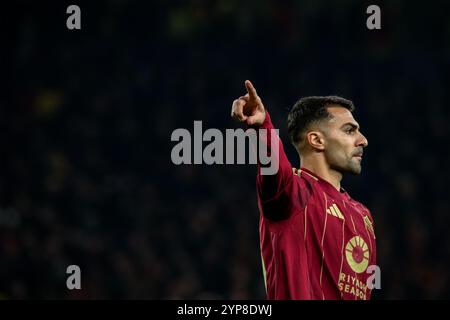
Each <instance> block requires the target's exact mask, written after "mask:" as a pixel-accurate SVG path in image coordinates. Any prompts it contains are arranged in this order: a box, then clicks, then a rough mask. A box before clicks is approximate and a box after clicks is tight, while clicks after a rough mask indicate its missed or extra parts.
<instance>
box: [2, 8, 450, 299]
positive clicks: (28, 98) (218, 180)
mask: <svg viewBox="0 0 450 320" xmlns="http://www.w3.org/2000/svg"><path fill="white" fill-rule="evenodd" d="M367 5H368V4H364V3H363V2H361V1H332V2H329V1H326V2H325V1H316V0H307V1H286V2H279V1H270V0H264V1H237V0H231V1H230V0H218V1H206V0H191V1H183V2H180V3H179V4H175V3H172V4H169V2H167V3H166V2H165V1H161V0H160V1H151V2H144V1H131V2H129V1H121V0H116V1H108V2H98V3H97V4H96V5H94V4H91V3H89V4H84V3H81V4H80V8H81V13H82V16H81V17H82V18H81V23H82V28H81V30H78V31H74V30H72V31H69V30H68V29H67V28H66V18H67V17H68V14H66V11H65V9H66V6H63V5H61V4H54V5H53V4H47V5H45V6H44V5H42V3H41V2H39V4H38V3H31V2H30V3H29V5H28V7H27V8H28V9H24V10H22V9H21V8H19V7H18V8H16V10H12V11H9V12H8V15H9V17H8V19H9V20H8V26H9V28H10V29H8V30H10V31H11V32H8V36H7V40H6V44H7V46H6V48H5V51H4V52H3V54H6V56H5V57H7V59H3V62H2V63H3V64H5V66H4V70H6V73H4V74H3V75H4V76H5V77H7V82H8V85H7V86H6V87H4V88H7V89H6V90H5V92H4V94H2V96H1V97H0V107H1V108H0V124H1V128H2V132H4V134H3V135H2V140H1V141H2V142H1V158H2V159H1V168H0V173H1V177H0V258H1V262H0V298H3V299H51V298H61V299H78V298H86V299H112V298H116V299H178V298H180V299H187V298H189V299H215V298H219V299H222V298H223V299H263V298H264V297H265V293H264V281H263V276H262V267H261V258H260V252H259V240H258V223H259V213H258V209H257V201H256V199H257V198H256V189H255V175H256V167H255V166H254V165H212V166H208V165H206V164H203V165H181V166H176V165H174V164H173V163H172V161H171V149H172V147H173V146H174V145H175V144H176V143H175V142H172V141H171V133H172V131H173V130H175V129H176V128H187V129H188V130H189V131H191V132H193V122H194V120H201V121H203V130H206V129H207V128H218V129H220V130H222V132H224V130H225V129H226V128H238V127H239V125H238V124H236V123H235V122H233V121H232V119H231V118H230V116H229V111H230V108H231V102H232V101H233V99H235V97H237V96H239V95H241V94H243V93H244V86H243V81H244V80H245V79H251V80H252V81H253V83H254V84H255V86H256V88H257V90H258V92H259V94H260V96H261V97H262V99H263V101H264V103H265V105H266V107H267V108H268V109H269V111H270V113H271V115H272V118H273V120H274V123H275V124H276V126H277V127H278V128H279V129H280V132H281V136H282V139H283V142H284V145H285V147H286V150H287V152H288V155H289V158H290V160H291V162H292V163H293V165H295V166H298V158H297V155H296V153H295V150H294V148H293V147H291V145H290V143H289V140H288V137H287V134H286V117H287V113H288V110H289V108H290V107H291V106H292V105H293V104H294V103H295V101H296V100H297V99H299V98H300V97H302V96H307V95H328V94H338V95H341V96H343V97H346V98H348V99H351V100H353V102H354V103H355V105H356V108H357V109H356V119H357V120H358V121H359V123H360V124H361V127H362V131H363V133H365V135H366V136H367V137H368V140H369V148H368V149H367V150H366V153H365V158H364V160H363V172H362V174H361V175H360V176H357V177H348V178H345V179H344V181H343V186H344V188H345V189H347V190H348V191H349V193H350V195H352V197H354V198H355V199H358V200H360V201H361V202H363V203H365V204H366V205H367V207H369V208H370V209H371V211H372V213H373V216H374V219H375V231H376V235H377V241H378V250H377V255H378V262H379V266H380V268H381V285H382V288H381V290H375V291H374V294H373V298H375V299H435V298H450V236H449V225H450V200H449V191H448V181H449V172H450V168H449V165H448V164H449V162H450V158H449V149H450V148H449V147H448V146H449V138H450V132H449V127H448V125H447V124H448V122H449V120H450V119H449V107H448V106H447V103H448V102H449V101H450V96H449V90H448V88H449V87H450V86H449V84H450V41H449V40H450V19H449V17H448V15H449V14H448V12H450V9H449V5H448V3H445V2H443V1H442V2H438V1H437V2H436V4H435V5H433V6H429V7H426V6H423V5H421V4H420V3H415V2H407V1H389V3H387V1H386V3H385V2H382V3H380V6H381V9H382V29H381V30H376V31H370V30H368V29H367V28H366V18H367V17H368V15H367V14H366V11H365V9H366V7H367ZM69 265H78V266H79V267H80V268H81V276H82V278H81V279H82V289H81V290H68V289H67V287H66V279H67V277H68V274H67V273H66V268H67V267H68V266H69Z"/></svg>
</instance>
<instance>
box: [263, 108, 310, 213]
mask: <svg viewBox="0 0 450 320" xmlns="http://www.w3.org/2000/svg"><path fill="white" fill-rule="evenodd" d="M261 129H265V130H266V134H265V135H261V134H259V135H258V136H259V148H266V149H263V150H267V153H268V154H267V156H268V157H271V161H272V163H271V166H272V167H273V166H275V168H278V170H276V173H275V174H271V175H270V174H264V172H263V171H262V168H263V167H264V166H263V165H262V164H261V161H260V157H259V155H258V174H257V177H256V188H257V193H258V199H259V204H260V206H261V208H260V209H261V210H262V213H263V215H264V216H265V217H266V218H268V219H271V220H281V219H286V218H289V217H290V215H291V214H292V212H294V211H295V210H301V209H302V208H304V206H305V205H306V202H307V200H308V199H309V196H310V194H311V190H310V188H309V187H308V186H307V182H306V181H305V180H304V179H302V178H301V177H298V176H297V175H296V174H295V172H294V170H293V167H292V165H291V163H290V161H289V160H288V158H287V156H286V153H285V151H284V146H283V143H282V142H281V140H280V137H279V136H278V134H276V133H275V128H274V126H273V124H272V120H271V118H270V115H269V113H268V112H266V118H265V120H264V123H263V124H262V125H261V126H260V127H259V130H261Z"/></svg>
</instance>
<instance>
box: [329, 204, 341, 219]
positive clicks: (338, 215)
mask: <svg viewBox="0 0 450 320" xmlns="http://www.w3.org/2000/svg"><path fill="white" fill-rule="evenodd" d="M327 213H328V214H331V215H332V216H335V217H336V218H339V219H341V220H344V215H343V214H342V212H341V210H339V208H338V206H337V205H336V203H334V204H333V205H332V206H331V207H329V208H328V209H327Z"/></svg>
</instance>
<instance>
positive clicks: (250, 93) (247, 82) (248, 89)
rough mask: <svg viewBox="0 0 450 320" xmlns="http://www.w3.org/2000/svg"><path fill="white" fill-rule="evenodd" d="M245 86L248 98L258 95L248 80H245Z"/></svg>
mask: <svg viewBox="0 0 450 320" xmlns="http://www.w3.org/2000/svg"><path fill="white" fill-rule="evenodd" d="M245 87H246V88H247V92H248V94H249V95H250V98H252V99H256V98H257V97H258V95H257V94H256V89H255V87H254V86H253V84H252V83H251V82H250V80H245Z"/></svg>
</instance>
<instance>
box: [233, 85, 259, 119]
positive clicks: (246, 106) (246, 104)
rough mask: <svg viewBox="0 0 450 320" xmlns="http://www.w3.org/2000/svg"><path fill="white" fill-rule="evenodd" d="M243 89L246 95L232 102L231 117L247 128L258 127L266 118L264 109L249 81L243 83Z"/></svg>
mask: <svg viewBox="0 0 450 320" xmlns="http://www.w3.org/2000/svg"><path fill="white" fill-rule="evenodd" d="M245 87H246V88H247V94H246V95H245V96H241V97H239V98H238V99H236V100H234V101H233V105H232V106H231V117H232V118H234V119H236V120H238V121H239V122H245V123H246V124H247V125H249V126H260V125H262V124H263V122H264V119H265V118H266V109H265V108H264V105H263V103H262V101H261V98H260V97H259V96H258V94H257V93H256V89H255V87H253V84H252V83H251V82H250V81H249V80H246V81H245Z"/></svg>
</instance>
